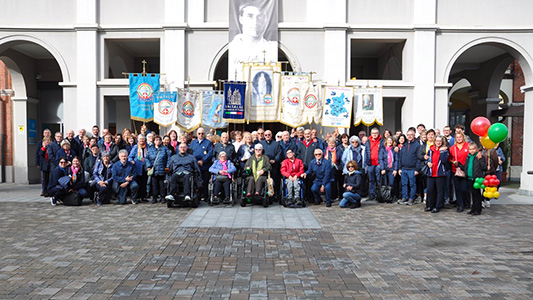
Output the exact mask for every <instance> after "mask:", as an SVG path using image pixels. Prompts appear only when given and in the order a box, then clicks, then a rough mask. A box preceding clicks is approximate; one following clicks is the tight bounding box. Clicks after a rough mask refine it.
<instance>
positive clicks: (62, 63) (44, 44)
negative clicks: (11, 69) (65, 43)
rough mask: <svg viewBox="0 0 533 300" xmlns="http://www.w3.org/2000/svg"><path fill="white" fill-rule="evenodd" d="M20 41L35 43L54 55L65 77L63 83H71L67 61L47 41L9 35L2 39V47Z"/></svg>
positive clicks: (27, 36) (0, 44) (0, 42)
mask: <svg viewBox="0 0 533 300" xmlns="http://www.w3.org/2000/svg"><path fill="white" fill-rule="evenodd" d="M20 41H24V42H30V43H34V44H36V45H39V46H41V47H43V48H44V49H46V51H48V52H50V54H52V56H53V57H54V59H55V60H56V62H57V64H58V65H59V69H60V70H61V75H62V77H63V82H70V72H69V69H68V67H67V63H66V62H65V59H64V58H63V56H62V55H61V53H60V52H59V51H58V50H57V49H56V48H55V47H54V46H53V45H52V44H50V43H48V42H47V41H45V40H42V39H40V38H37V37H34V36H31V35H8V36H5V37H2V38H0V47H1V46H3V45H4V44H7V43H10V42H20Z"/></svg>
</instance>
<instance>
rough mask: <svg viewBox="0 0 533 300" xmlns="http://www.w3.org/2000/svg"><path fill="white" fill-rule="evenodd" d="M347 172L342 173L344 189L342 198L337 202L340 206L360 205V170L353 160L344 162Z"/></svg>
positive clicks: (352, 206) (353, 206) (354, 206)
mask: <svg viewBox="0 0 533 300" xmlns="http://www.w3.org/2000/svg"><path fill="white" fill-rule="evenodd" d="M346 169H347V170H348V172H347V173H346V174H345V175H344V185H343V186H344V189H345V190H346V191H345V192H344V193H343V194H342V200H341V202H340V203H339V207H341V208H347V207H349V208H358V207H361V182H362V177H361V172H360V171H359V167H358V166H357V163H356V162H355V161H354V160H350V161H349V162H348V163H346Z"/></svg>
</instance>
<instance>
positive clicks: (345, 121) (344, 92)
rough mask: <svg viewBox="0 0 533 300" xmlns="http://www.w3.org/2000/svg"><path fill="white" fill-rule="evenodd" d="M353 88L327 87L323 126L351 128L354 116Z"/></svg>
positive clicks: (325, 90)
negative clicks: (351, 119) (351, 120)
mask: <svg viewBox="0 0 533 300" xmlns="http://www.w3.org/2000/svg"><path fill="white" fill-rule="evenodd" d="M352 102H353V87H346V86H326V88H325V89H324V109H323V112H322V126H326V127H339V128H350V118H351V116H352Z"/></svg>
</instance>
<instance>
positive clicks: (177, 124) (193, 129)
mask: <svg viewBox="0 0 533 300" xmlns="http://www.w3.org/2000/svg"><path fill="white" fill-rule="evenodd" d="M180 90H181V91H185V92H189V93H191V92H192V93H196V94H200V92H199V91H195V90H190V89H188V88H184V89H179V88H178V94H177V95H176V102H177V103H176V113H178V114H179V107H177V106H178V104H179V97H180ZM202 100H203V99H200V100H199V101H198V102H199V106H200V109H199V111H200V122H199V123H198V124H196V125H194V126H193V127H191V128H185V127H183V126H182V125H180V124H179V123H178V121H179V117H178V118H176V126H178V127H179V128H181V129H183V131H185V132H191V131H195V130H196V129H198V128H199V127H201V126H202V119H203V110H202V108H203V107H202V105H203V103H202Z"/></svg>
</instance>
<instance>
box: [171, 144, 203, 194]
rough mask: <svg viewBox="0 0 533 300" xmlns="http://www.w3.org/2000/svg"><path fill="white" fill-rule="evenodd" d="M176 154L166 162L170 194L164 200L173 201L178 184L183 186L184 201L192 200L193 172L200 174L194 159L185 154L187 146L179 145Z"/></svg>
mask: <svg viewBox="0 0 533 300" xmlns="http://www.w3.org/2000/svg"><path fill="white" fill-rule="evenodd" d="M178 151H179V152H178V153H176V154H174V155H172V157H171V158H170V160H169V161H168V168H169V170H170V174H171V177H170V193H169V195H167V196H166V197H165V199H166V200H170V201H174V200H175V199H174V195H175V194H176V193H177V192H178V182H180V181H181V182H182V184H183V193H184V194H185V201H190V200H191V198H192V190H191V181H192V180H193V178H194V173H195V172H200V170H199V169H198V164H197V163H196V159H195V158H194V156H192V155H191V154H188V153H187V144H185V143H181V144H180V145H179V146H178Z"/></svg>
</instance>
